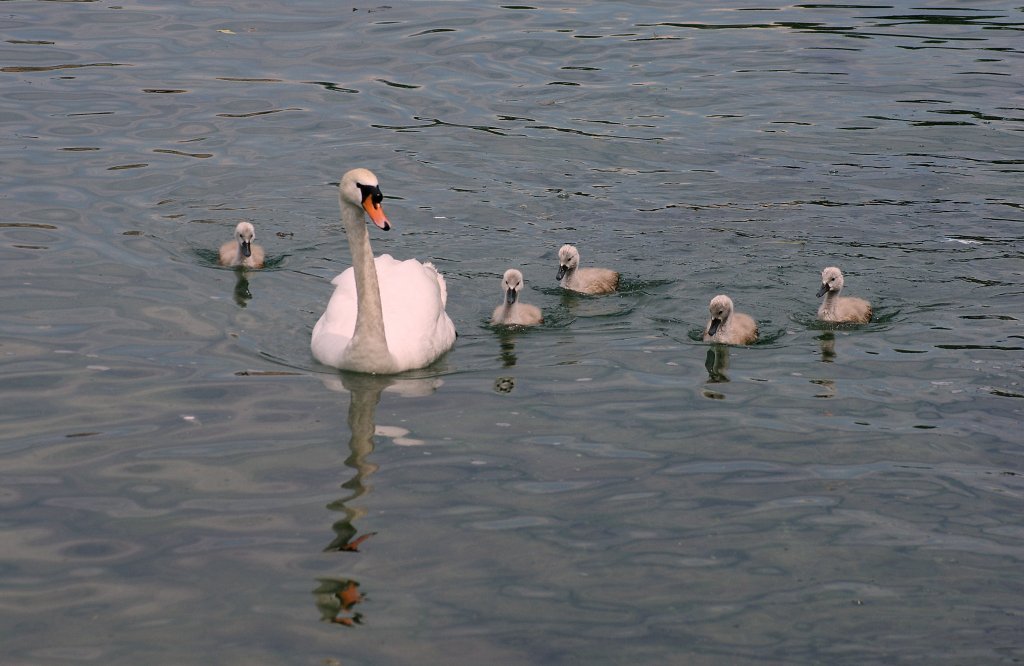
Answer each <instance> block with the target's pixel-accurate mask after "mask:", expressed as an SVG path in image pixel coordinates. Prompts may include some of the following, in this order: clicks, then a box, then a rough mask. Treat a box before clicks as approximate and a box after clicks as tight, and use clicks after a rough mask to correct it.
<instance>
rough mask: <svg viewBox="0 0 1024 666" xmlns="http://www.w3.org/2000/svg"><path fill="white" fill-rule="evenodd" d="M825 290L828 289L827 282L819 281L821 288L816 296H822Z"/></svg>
mask: <svg viewBox="0 0 1024 666" xmlns="http://www.w3.org/2000/svg"><path fill="white" fill-rule="evenodd" d="M826 291H828V283H827V282H822V283H821V289H819V290H818V298H821V297H822V296H824V295H825V292H826Z"/></svg>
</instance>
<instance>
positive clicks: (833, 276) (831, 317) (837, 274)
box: [818, 266, 871, 324]
mask: <svg viewBox="0 0 1024 666" xmlns="http://www.w3.org/2000/svg"><path fill="white" fill-rule="evenodd" d="M843 284H844V283H843V272H842V271H841V270H839V269H838V268H836V267H835V266H829V267H828V268H826V269H825V270H823V271H822V272H821V289H819V290H818V296H819V297H820V296H824V297H825V298H824V300H822V301H821V306H820V307H819V308H818V319H821V320H822V321H834V322H849V323H854V324H866V323H867V322H869V321H871V304H870V303H868V302H867V301H865V300H864V299H863V298H857V297H855V296H840V295H839V292H841V291H842V290H843Z"/></svg>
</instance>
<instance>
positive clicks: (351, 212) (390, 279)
mask: <svg viewBox="0 0 1024 666" xmlns="http://www.w3.org/2000/svg"><path fill="white" fill-rule="evenodd" d="M338 187H339V194H338V199H339V201H340V203H341V221H342V224H343V225H344V226H345V232H346V235H347V236H348V243H349V249H350V250H351V252H352V267H351V268H348V269H346V270H345V271H344V272H342V273H341V274H340V275H338V276H337V277H335V278H334V279H333V280H332V281H331V282H332V284H334V285H335V287H334V294H333V295H332V296H331V300H330V301H329V302H328V303H327V309H326V310H325V311H324V313H323V315H321V317H320V319H319V321H317V323H316V326H314V327H313V336H312V338H311V340H310V349H311V350H312V352H313V356H314V357H315V358H316V360H318V361H320V362H321V363H323V364H324V365H329V366H332V367H335V368H339V369H341V370H352V371H355V372H367V373H374V374H394V373H398V372H404V371H405V370H412V369H415V368H422V367H425V366H427V365H430V364H431V363H433V362H434V361H435V360H437V359H438V358H439V357H440V356H441V355H442V354H444V353H445V352H446V351H448V350H449V349H451V348H452V345H454V344H455V324H453V323H452V320H451V319H450V318H449V317H448V314H447V313H446V312H445V304H446V302H447V300H448V291H447V288H446V287H445V282H444V277H443V276H441V274H440V273H438V272H437V270H436V269H435V268H434V266H433V264H430V263H425V264H421V263H420V262H418V261H416V260H415V259H409V260H406V261H398V260H397V259H394V258H392V257H391V256H390V255H386V254H385V255H381V256H380V257H377V258H376V259H374V257H373V250H372V248H371V247H370V236H369V233H368V231H367V227H366V223H365V221H364V216H363V210H365V211H366V212H368V213H369V214H370V217H371V219H372V220H373V221H374V222H375V223H376V224H377V225H378V226H379V227H381V228H382V229H385V230H387V229H389V228H390V224H389V223H388V221H387V218H386V217H384V213H383V210H381V208H380V199H381V195H380V189H379V188H378V187H377V177H376V176H374V175H373V173H372V172H370V171H368V170H366V169H353V170H352V171H349V172H348V173H346V174H345V176H344V177H343V178H342V179H341V183H340V185H339V186H338Z"/></svg>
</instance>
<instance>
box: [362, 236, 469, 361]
mask: <svg viewBox="0 0 1024 666" xmlns="http://www.w3.org/2000/svg"><path fill="white" fill-rule="evenodd" d="M375 264H376V267H377V277H378V280H379V282H380V298H381V304H382V306H383V308H384V330H385V334H386V335H387V339H388V350H389V351H390V352H391V355H392V356H394V357H395V360H396V361H397V362H398V365H399V367H401V368H402V369H406V370H408V369H412V368H422V367H424V366H426V365H429V364H430V363H432V362H433V361H434V360H436V359H437V358H438V357H439V356H441V354H443V353H445V352H446V351H448V350H449V349H451V347H452V345H453V344H455V324H453V323H452V320H451V318H449V317H448V314H447V313H446V312H445V309H444V308H445V302H446V301H447V297H448V291H447V288H446V286H445V283H444V278H443V277H441V275H440V274H439V273H438V272H437V270H436V269H435V268H434V266H433V265H432V264H429V263H428V264H421V263H420V262H418V261H416V260H415V259H408V260H406V261H398V260H396V259H393V258H392V257H391V256H389V255H386V254H385V255H381V256H380V257H377V258H376V260H375Z"/></svg>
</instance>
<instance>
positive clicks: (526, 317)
mask: <svg viewBox="0 0 1024 666" xmlns="http://www.w3.org/2000/svg"><path fill="white" fill-rule="evenodd" d="M522 288H523V274H522V273H521V272H520V271H518V270H516V269H515V268H510V269H508V270H507V271H505V275H503V276H502V278H501V295H502V299H501V301H502V303H501V305H499V306H498V307H496V308H494V314H493V315H491V323H492V324H506V325H514V326H534V325H536V324H542V323H544V316H543V315H541V313H540V308H538V307H537V306H536V305H530V304H529V303H523V302H522V301H520V300H519V290H520V289H522Z"/></svg>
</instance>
